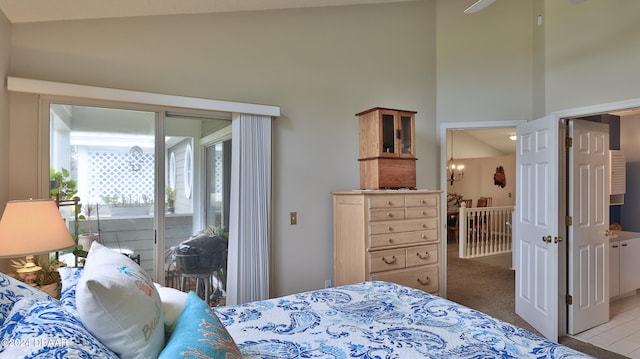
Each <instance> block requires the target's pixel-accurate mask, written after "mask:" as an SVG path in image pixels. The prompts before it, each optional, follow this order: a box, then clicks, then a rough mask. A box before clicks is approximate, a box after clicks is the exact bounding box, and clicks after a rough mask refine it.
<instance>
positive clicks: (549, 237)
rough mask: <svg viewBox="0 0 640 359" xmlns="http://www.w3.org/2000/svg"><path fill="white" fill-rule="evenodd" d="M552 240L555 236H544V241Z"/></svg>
mask: <svg viewBox="0 0 640 359" xmlns="http://www.w3.org/2000/svg"><path fill="white" fill-rule="evenodd" d="M552 240H553V238H552V237H551V236H544V237H542V241H543V242H546V243H551V241H552Z"/></svg>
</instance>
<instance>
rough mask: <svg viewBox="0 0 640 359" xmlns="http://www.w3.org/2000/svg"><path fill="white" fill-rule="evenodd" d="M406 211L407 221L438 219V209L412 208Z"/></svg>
mask: <svg viewBox="0 0 640 359" xmlns="http://www.w3.org/2000/svg"><path fill="white" fill-rule="evenodd" d="M405 211H406V217H407V219H414V218H435V217H438V209H437V208H434V207H411V208H407V209H406V210H405Z"/></svg>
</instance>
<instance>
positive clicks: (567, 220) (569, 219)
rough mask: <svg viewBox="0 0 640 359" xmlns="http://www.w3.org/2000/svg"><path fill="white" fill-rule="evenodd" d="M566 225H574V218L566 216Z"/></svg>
mask: <svg viewBox="0 0 640 359" xmlns="http://www.w3.org/2000/svg"><path fill="white" fill-rule="evenodd" d="M564 223H566V225H567V226H571V225H573V217H571V216H566V217H565V219H564Z"/></svg>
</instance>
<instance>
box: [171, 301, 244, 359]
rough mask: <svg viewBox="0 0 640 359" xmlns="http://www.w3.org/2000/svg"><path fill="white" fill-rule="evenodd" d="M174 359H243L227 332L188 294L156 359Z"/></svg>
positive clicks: (209, 312) (207, 307) (205, 305)
mask: <svg viewBox="0 0 640 359" xmlns="http://www.w3.org/2000/svg"><path fill="white" fill-rule="evenodd" d="M176 358H224V359H234V358H242V355H241V354H240V349H239V348H238V346H237V345H236V343H235V342H234V341H233V338H232V337H231V335H229V332H227V329H226V328H225V327H224V326H223V325H222V323H220V320H219V319H218V317H217V316H216V315H215V313H213V311H212V310H211V308H209V306H208V305H207V303H205V302H204V301H203V300H202V299H200V297H198V295H196V293H195V292H189V295H188V296H187V302H186V303H185V305H184V309H183V310H182V313H180V317H179V318H178V322H177V323H176V327H175V328H174V330H173V333H172V334H171V337H170V338H169V341H168V342H167V345H166V346H165V347H164V349H163V350H162V352H161V353H160V357H159V358H158V359H176Z"/></svg>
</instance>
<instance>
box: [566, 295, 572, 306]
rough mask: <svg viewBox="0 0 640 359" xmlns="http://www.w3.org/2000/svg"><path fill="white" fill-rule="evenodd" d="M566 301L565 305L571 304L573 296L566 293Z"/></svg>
mask: <svg viewBox="0 0 640 359" xmlns="http://www.w3.org/2000/svg"><path fill="white" fill-rule="evenodd" d="M566 302H567V305H572V304H573V297H572V296H571V294H567V298H566Z"/></svg>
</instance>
